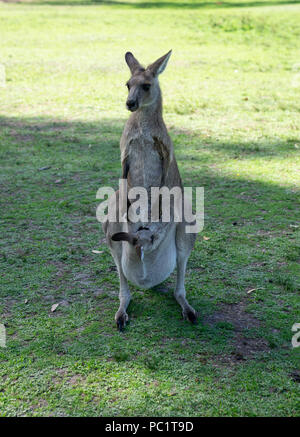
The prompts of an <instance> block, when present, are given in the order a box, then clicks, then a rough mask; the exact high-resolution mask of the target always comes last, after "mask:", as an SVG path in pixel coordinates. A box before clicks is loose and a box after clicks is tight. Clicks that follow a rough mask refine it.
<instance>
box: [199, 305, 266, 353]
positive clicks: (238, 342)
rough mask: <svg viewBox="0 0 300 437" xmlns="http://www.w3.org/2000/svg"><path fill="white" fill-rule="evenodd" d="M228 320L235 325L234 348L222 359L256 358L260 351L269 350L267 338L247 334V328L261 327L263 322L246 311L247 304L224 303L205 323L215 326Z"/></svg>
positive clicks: (232, 341)
mask: <svg viewBox="0 0 300 437" xmlns="http://www.w3.org/2000/svg"><path fill="white" fill-rule="evenodd" d="M221 322H223V323H224V322H227V323H230V324H231V325H232V326H233V327H234V338H233V339H232V340H231V344H232V346H233V348H234V350H233V352H232V354H231V355H222V357H221V360H222V361H227V362H228V361H231V362H238V361H243V360H249V359H253V358H255V356H256V355H257V354H258V353H262V352H269V350H270V347H269V343H268V342H267V340H265V339H263V338H259V337H256V338H249V337H247V336H245V330H247V329H253V328H258V327H260V325H261V323H260V321H259V320H258V319H256V318H255V317H254V316H253V315H252V314H250V313H248V312H246V304H245V303H244V302H239V303H237V304H222V305H220V310H219V311H217V312H215V313H214V314H212V315H210V316H207V317H206V318H205V319H204V323H206V324H208V325H210V326H215V325H216V324H218V323H221Z"/></svg>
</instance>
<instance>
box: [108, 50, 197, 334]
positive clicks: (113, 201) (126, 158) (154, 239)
mask: <svg viewBox="0 0 300 437" xmlns="http://www.w3.org/2000/svg"><path fill="white" fill-rule="evenodd" d="M170 55H171V51H169V52H168V53H167V54H166V55H164V56H162V57H161V58H159V59H157V60H156V61H155V62H154V63H153V64H150V65H149V66H148V67H147V68H144V67H142V66H141V64H140V63H139V62H138V61H137V59H136V58H135V57H134V56H133V54H132V53H130V52H127V53H126V55H125V60H126V63H127V65H128V67H129V69H130V72H131V77H130V79H129V80H128V82H127V84H126V85H127V88H128V97H127V101H126V106H127V109H128V110H129V111H130V112H131V113H132V114H131V116H130V118H129V120H128V121H127V123H126V125H125V128H124V131H123V134H122V137H121V141H120V149H121V163H122V171H123V179H126V180H127V182H128V188H129V189H130V188H132V187H137V186H141V187H144V188H145V189H146V190H147V192H149V193H150V191H151V187H162V186H165V187H168V188H169V189H172V188H173V187H180V188H181V189H182V182H181V178H180V174H179V171H178V167H177V163H176V159H175V156H174V148H173V144H172V141H171V138H170V137H169V135H168V132H167V128H166V126H165V123H164V121H163V117H162V97H161V90H160V86H159V82H158V76H159V74H161V73H162V72H163V71H164V70H165V68H166V65H167V63H168V60H169V58H170ZM120 196H121V194H120V192H119V191H117V192H116V193H115V196H112V197H111V198H110V199H109V207H111V208H115V210H116V212H117V217H119V197H120ZM172 217H173V216H172ZM186 224H187V223H186V222H185V221H181V222H174V220H172V219H171V221H170V222H168V223H165V222H162V221H158V222H155V223H154V222H151V221H148V222H146V223H141V222H138V223H131V222H130V221H128V220H127V221H126V222H121V221H117V222H110V221H109V220H107V221H106V222H104V223H103V230H104V233H105V235H106V240H107V244H108V246H109V248H110V251H111V254H112V256H113V258H114V261H115V263H116V266H117V269H118V273H119V278H120V294H119V298H120V306H119V309H118V311H117V313H116V315H115V320H116V323H117V328H118V329H119V330H120V331H122V330H123V328H124V327H125V325H126V322H127V321H128V315H127V312H126V310H127V307H128V304H129V302H130V291H129V286H128V281H130V282H132V283H133V284H135V285H136V286H138V287H142V288H152V287H154V286H156V285H158V284H160V283H161V282H163V281H164V280H165V279H166V278H168V277H169V276H170V274H171V273H172V272H173V270H174V269H175V267H176V266H177V281H176V288H175V292H174V296H175V299H176V300H177V302H178V303H179V304H180V306H181V308H182V314H183V317H184V318H185V319H187V320H189V321H190V322H192V323H196V321H197V314H196V311H195V310H194V308H192V306H191V305H190V304H189V303H188V301H187V299H186V291H185V286H184V280H185V272H186V265H187V261H188V258H189V255H190V253H191V250H192V249H193V247H194V244H195V239H196V234H194V233H186V232H185V226H186Z"/></svg>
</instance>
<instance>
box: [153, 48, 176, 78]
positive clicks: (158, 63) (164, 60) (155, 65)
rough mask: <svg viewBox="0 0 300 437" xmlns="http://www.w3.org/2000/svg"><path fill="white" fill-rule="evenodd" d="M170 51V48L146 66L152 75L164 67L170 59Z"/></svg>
mask: <svg viewBox="0 0 300 437" xmlns="http://www.w3.org/2000/svg"><path fill="white" fill-rule="evenodd" d="M171 53H172V50H170V51H169V52H168V53H167V54H166V55H164V56H162V57H161V58H159V59H157V60H156V61H155V62H153V64H151V65H149V66H148V67H147V70H150V71H151V73H152V74H153V76H158V75H159V74H160V73H162V72H163V71H164V69H165V68H166V66H167V63H168V61H169V59H170V56H171Z"/></svg>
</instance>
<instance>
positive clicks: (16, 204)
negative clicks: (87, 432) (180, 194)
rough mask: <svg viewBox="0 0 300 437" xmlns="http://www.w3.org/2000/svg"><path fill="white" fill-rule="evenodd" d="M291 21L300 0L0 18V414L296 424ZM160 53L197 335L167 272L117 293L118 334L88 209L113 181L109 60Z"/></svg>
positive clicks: (110, 271)
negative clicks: (197, 196) (121, 307)
mask: <svg viewBox="0 0 300 437" xmlns="http://www.w3.org/2000/svg"><path fill="white" fill-rule="evenodd" d="M299 22H300V6H299V2H297V1H286V2H284V1H270V2H269V1H264V2H259V1H255V2H244V1H242V0H240V1H239V2H238V3H236V2H234V1H230V2H229V1H227V2H225V3H223V2H203V3H202V2H200V1H199V0H198V1H197V2H192V1H191V2H189V1H188V0H185V1H181V2H180V1H179V2H177V1H175V0H173V1H170V2H168V1H167V0H166V1H164V2H150V1H148V2H142V3H141V2H138V1H130V2H125V1H124V2H121V1H120V2H109V1H106V2H98V4H97V3H96V2H94V3H93V2H91V3H88V2H86V3H84V2H83V1H79V2H70V3H69V2H67V1H66V2H63V1H61V2H59V1H53V2H48V3H42V2H37V3H35V2H28V3H18V4H11V3H10V4H8V3H1V4H0V29H1V30H0V37H1V48H0V58H1V59H0V62H1V63H2V64H4V66H5V69H6V80H7V82H6V87H2V88H0V100H1V108H0V145H1V151H0V153H1V175H0V186H1V205H0V208H1V209H0V210H1V247H0V263H1V269H0V278H1V290H0V323H5V325H6V329H7V348H5V349H4V348H1V349H0V360H1V364H0V415H1V416H15V415H18V416H34V415H43V416H49V415H54V416H57V415H58V416H71V415H78V416H89V415H91V416H96V415H104V416H105V415H106V416H107V415H115V416H117V415H122V416H124V415H130V416H135V415H138V416H141V415H146V416H147V415H155V416H162V415H167V416H177V415H182V416H189V415H190V416H202V415H203V416H210V415H212V416H240V415H243V416H283V415H287V416H296V415H299V413H300V406H299V382H297V380H298V381H299V378H298V377H297V366H298V362H299V348H298V349H292V347H291V337H292V331H291V328H292V325H293V324H294V323H296V322H300V320H299V317H300V316H299V286H300V284H299V282H300V281H299V277H300V272H299V266H300V264H299V262H300V253H299V252H300V249H299V173H298V174H297V169H298V170H299V165H300V159H299V149H300V135H299V134H300V58H299V50H300V26H299ZM170 48H172V49H173V54H172V57H171V59H170V62H169V65H168V68H167V70H166V72H165V73H164V74H163V75H162V77H161V86H162V89H163V95H164V115H165V121H166V123H167V125H168V128H169V130H170V133H171V136H172V139H173V141H174V145H175V150H176V156H177V161H178V163H179V167H180V171H181V174H182V177H183V180H184V184H185V185H186V186H191V185H193V186H204V187H205V228H204V231H203V232H202V233H201V234H200V235H199V237H198V240H197V243H196V247H195V250H194V251H193V252H192V255H191V257H190V260H189V265H188V273H187V278H186V288H187V290H188V296H189V300H190V302H191V304H192V305H193V306H194V307H195V308H196V309H197V310H198V311H199V313H200V321H199V324H198V325H197V326H190V325H189V324H188V323H187V322H184V321H182V320H181V315H180V309H179V307H178V305H177V304H176V302H175V301H174V299H173V297H172V289H173V286H174V275H173V276H172V277H171V278H170V279H169V280H168V281H167V282H166V287H168V288H169V292H168V293H164V294H163V293H159V292H157V291H154V290H149V291H144V290H140V289H138V288H135V287H133V286H132V287H131V289H132V292H133V293H132V294H133V299H132V303H131V304H130V307H129V315H130V319H131V320H130V324H129V325H128V327H127V329H126V331H125V333H124V334H122V335H121V334H119V333H118V332H117V331H116V327H115V324H114V313H115V312H116V310H117V308H118V277H117V273H116V271H115V270H114V263H113V260H112V258H111V256H110V253H109V250H108V248H107V247H106V246H105V244H104V243H103V241H102V238H103V234H102V231H101V226H100V224H99V223H98V222H97V221H96V218H95V210H96V207H97V201H96V198H95V197H96V192H97V189H98V188H99V187H100V186H104V185H112V186H114V187H117V184H118V178H119V176H120V174H121V170H120V160H119V138H120V135H121V132H122V128H123V125H124V122H125V120H126V118H127V117H128V113H127V112H126V110H125V99H126V88H125V86H124V85H125V82H126V80H127V79H128V71H127V67H126V65H125V62H124V53H125V51H127V50H132V51H133V52H134V53H135V54H136V56H137V57H138V59H140V61H141V62H142V63H144V62H145V63H150V62H151V61H154V60H155V59H156V58H157V57H159V56H161V55H162V54H164V53H166V52H167V51H168V50H169V49H170ZM43 167H50V168H48V169H47V170H39V169H41V168H43ZM203 236H205V237H208V238H209V239H203ZM93 249H98V250H102V251H103V253H101V254H100V255H96V254H94V253H92V250H93ZM250 289H255V290H254V291H252V292H251V293H247V291H249V290H250ZM54 303H60V305H59V306H58V308H57V309H56V311H55V312H53V313H52V312H51V306H52V305H53V304H54ZM295 375H296V376H295Z"/></svg>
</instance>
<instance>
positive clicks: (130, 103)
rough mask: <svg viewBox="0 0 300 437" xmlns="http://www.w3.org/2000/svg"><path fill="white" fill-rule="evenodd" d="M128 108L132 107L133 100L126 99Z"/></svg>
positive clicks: (133, 104)
mask: <svg viewBox="0 0 300 437" xmlns="http://www.w3.org/2000/svg"><path fill="white" fill-rule="evenodd" d="M127 106H128V108H129V109H130V108H133V107H134V106H135V100H127Z"/></svg>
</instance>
